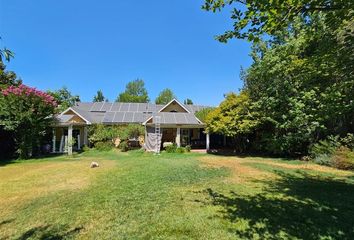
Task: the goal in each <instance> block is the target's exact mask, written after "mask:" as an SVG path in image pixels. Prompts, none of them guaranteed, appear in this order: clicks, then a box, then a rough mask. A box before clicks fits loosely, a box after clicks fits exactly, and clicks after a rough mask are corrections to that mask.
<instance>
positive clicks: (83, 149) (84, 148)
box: [82, 145, 91, 152]
mask: <svg viewBox="0 0 354 240" xmlns="http://www.w3.org/2000/svg"><path fill="white" fill-rule="evenodd" d="M90 150H91V148H89V147H88V146H86V145H84V146H83V147H82V151H84V152H87V151H90Z"/></svg>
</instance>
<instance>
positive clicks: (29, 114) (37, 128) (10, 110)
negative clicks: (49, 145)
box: [0, 84, 57, 158]
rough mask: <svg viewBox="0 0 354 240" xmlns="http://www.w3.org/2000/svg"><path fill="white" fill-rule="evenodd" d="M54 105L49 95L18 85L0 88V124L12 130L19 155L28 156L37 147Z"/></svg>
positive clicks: (50, 122) (49, 120)
mask: <svg viewBox="0 0 354 240" xmlns="http://www.w3.org/2000/svg"><path fill="white" fill-rule="evenodd" d="M56 105H57V103H56V101H55V99H54V97H53V96H51V95H49V94H46V93H44V92H41V91H38V90H36V89H35V88H31V87H28V86H25V85H22V84H21V85H19V86H9V87H8V88H5V89H2V90H1V92H0V116H1V118H0V125H1V126H4V129H5V130H8V131H13V132H14V133H15V134H14V138H15V140H16V145H17V153H18V154H19V156H20V158H28V157H31V156H32V153H33V150H34V149H37V150H39V149H40V143H41V138H42V137H43V136H44V134H45V130H46V129H47V128H48V127H49V126H50V125H51V124H52V120H53V118H52V116H53V113H54V109H55V107H56Z"/></svg>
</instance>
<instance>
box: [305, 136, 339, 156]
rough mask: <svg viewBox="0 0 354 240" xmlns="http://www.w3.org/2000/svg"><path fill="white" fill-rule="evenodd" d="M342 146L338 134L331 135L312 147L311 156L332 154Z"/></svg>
mask: <svg viewBox="0 0 354 240" xmlns="http://www.w3.org/2000/svg"><path fill="white" fill-rule="evenodd" d="M340 146H341V143H340V141H339V137H338V136H329V137H328V138H327V139H325V140H321V141H319V142H318V143H316V144H314V145H313V146H312V147H311V148H310V156H311V157H312V158H313V159H316V158H317V157H320V156H321V155H328V156H330V155H332V154H333V153H334V152H335V151H336V150H337V148H339V147H340Z"/></svg>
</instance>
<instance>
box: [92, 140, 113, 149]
mask: <svg viewBox="0 0 354 240" xmlns="http://www.w3.org/2000/svg"><path fill="white" fill-rule="evenodd" d="M113 147H114V145H113V143H112V142H110V141H107V142H96V143H95V149H97V150H98V151H110V150H112V149H113Z"/></svg>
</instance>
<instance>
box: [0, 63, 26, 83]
mask: <svg viewBox="0 0 354 240" xmlns="http://www.w3.org/2000/svg"><path fill="white" fill-rule="evenodd" d="M21 83H22V81H21V80H20V79H18V78H17V76H16V73H15V72H13V71H7V70H6V66H5V65H4V64H3V63H2V62H0V89H2V88H6V87H9V86H12V85H15V86H17V85H19V84H21Z"/></svg>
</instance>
